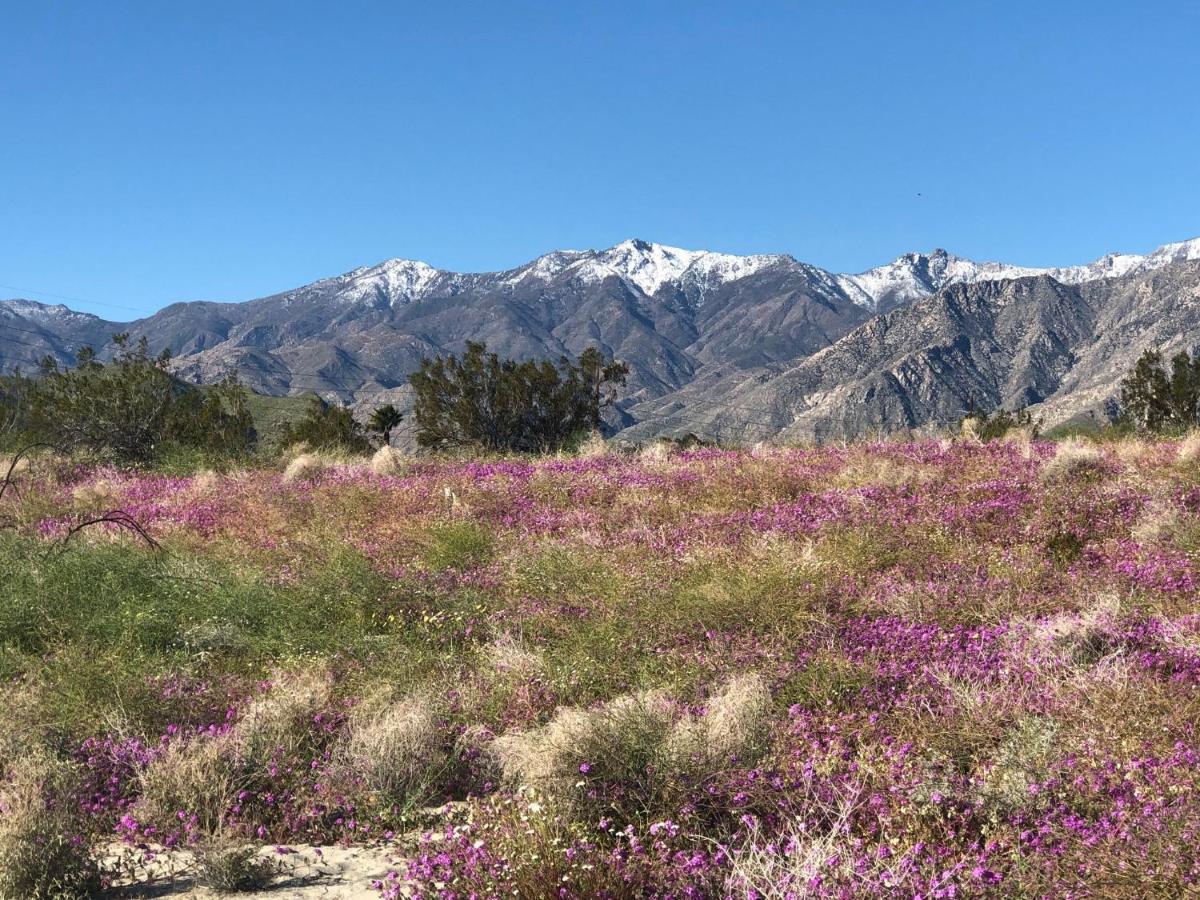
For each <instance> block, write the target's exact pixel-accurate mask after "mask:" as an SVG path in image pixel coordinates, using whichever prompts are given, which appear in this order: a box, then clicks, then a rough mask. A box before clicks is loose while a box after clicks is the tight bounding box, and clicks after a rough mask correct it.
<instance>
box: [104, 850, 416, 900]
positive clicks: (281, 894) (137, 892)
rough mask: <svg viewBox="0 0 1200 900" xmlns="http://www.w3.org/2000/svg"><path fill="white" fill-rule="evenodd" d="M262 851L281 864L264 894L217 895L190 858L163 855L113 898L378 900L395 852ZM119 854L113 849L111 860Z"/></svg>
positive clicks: (180, 853) (180, 854)
mask: <svg viewBox="0 0 1200 900" xmlns="http://www.w3.org/2000/svg"><path fill="white" fill-rule="evenodd" d="M283 849H285V850H287V851H288V852H284V853H280V852H278V851H277V849H276V848H275V847H263V848H262V849H261V850H260V851H259V853H260V855H261V856H262V857H263V858H264V859H269V860H271V861H272V862H273V863H274V864H277V865H278V867H279V869H280V874H279V875H278V876H276V878H275V879H274V880H273V881H272V882H271V884H270V885H269V886H268V887H267V888H265V889H263V890H260V891H253V892H249V893H238V894H218V893H217V892H215V891H212V890H210V889H208V888H205V887H201V886H199V885H197V884H196V881H195V871H194V866H193V865H192V858H191V854H189V853H188V852H187V851H173V852H169V853H163V854H161V855H159V856H157V857H156V858H155V860H154V861H153V862H151V863H149V864H148V865H146V866H145V867H144V868H142V869H140V870H139V871H138V873H137V875H136V883H131V881H133V879H131V878H126V879H124V882H125V883H124V884H123V885H121V884H119V885H118V887H116V888H114V889H113V891H112V892H111V894H110V896H111V897H113V898H114V900H115V898H124V897H128V898H151V897H164V898H171V900H209V898H214V897H231V896H233V897H243V898H249V900H256V898H257V900H378V898H379V892H378V891H376V890H374V889H372V887H371V883H372V881H374V880H375V879H379V878H382V877H383V876H384V875H386V874H387V872H388V870H389V869H392V868H395V865H394V862H393V861H394V860H395V859H396V848H395V847H394V846H391V845H379V846H372V847H320V848H317V847H307V846H295V847H288V848H283ZM117 853H119V850H117V849H116V848H114V854H113V857H112V858H113V859H114V860H115V859H116V855H117Z"/></svg>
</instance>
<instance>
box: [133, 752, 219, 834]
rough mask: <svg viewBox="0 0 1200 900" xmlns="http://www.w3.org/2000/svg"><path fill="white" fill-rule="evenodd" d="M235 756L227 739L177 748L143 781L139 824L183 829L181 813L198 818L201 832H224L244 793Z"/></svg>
mask: <svg viewBox="0 0 1200 900" xmlns="http://www.w3.org/2000/svg"><path fill="white" fill-rule="evenodd" d="M232 755H233V754H232V753H231V752H230V739H229V736H228V735H224V736H222V737H217V738H196V739H193V740H191V741H186V742H182V741H181V742H178V743H175V744H172V745H171V746H170V747H168V748H167V750H166V751H165V752H163V753H162V754H161V755H160V756H158V757H157V758H156V759H155V760H154V761H153V762H151V763H150V765H148V766H147V767H146V768H145V769H144V770H142V773H141V775H140V777H139V779H138V787H139V792H138V793H139V798H138V802H137V805H136V806H135V808H134V814H135V816H136V817H137V819H138V821H140V822H145V823H148V824H151V825H154V826H155V827H156V828H158V829H159V830H160V831H162V832H164V833H165V832H170V831H171V830H173V829H175V828H178V827H179V820H178V818H177V815H176V814H177V813H178V812H179V811H180V810H185V811H187V812H188V814H190V815H194V816H195V817H196V819H197V828H198V829H199V831H200V832H202V833H204V834H215V833H217V832H219V831H220V830H221V828H222V824H223V823H222V818H223V816H224V815H225V811H226V810H227V809H229V807H230V806H231V805H232V804H233V803H234V801H235V799H236V797H237V793H238V791H239V790H240V789H241V783H240V781H239V779H238V775H237V773H236V771H235V769H234V765H233V762H232V759H231V757H232Z"/></svg>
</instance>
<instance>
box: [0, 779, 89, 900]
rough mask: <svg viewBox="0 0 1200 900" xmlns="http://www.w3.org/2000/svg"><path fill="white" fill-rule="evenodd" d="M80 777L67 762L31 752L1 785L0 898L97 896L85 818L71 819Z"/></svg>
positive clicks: (27, 899)
mask: <svg viewBox="0 0 1200 900" xmlns="http://www.w3.org/2000/svg"><path fill="white" fill-rule="evenodd" d="M76 778H77V773H76V772H75V770H74V768H73V767H72V766H70V765H69V764H67V763H64V762H61V761H59V760H55V759H51V758H49V757H45V756H32V757H28V758H25V759H23V760H21V761H20V762H19V763H18V764H17V765H15V766H14V767H13V770H12V772H11V774H10V777H9V779H8V781H7V782H4V783H3V787H2V788H0V900H69V898H76V897H79V898H83V897H91V896H94V895H95V892H97V891H98V890H99V887H100V878H99V869H98V867H97V865H96V862H95V860H94V859H93V857H92V854H91V851H90V842H89V840H88V839H87V835H85V834H82V833H81V832H82V826H83V824H84V823H82V822H80V821H75V820H73V819H72V818H71V808H72V807H71V804H70V802H69V796H70V794H71V792H72V788H73V784H74V782H75V780H76Z"/></svg>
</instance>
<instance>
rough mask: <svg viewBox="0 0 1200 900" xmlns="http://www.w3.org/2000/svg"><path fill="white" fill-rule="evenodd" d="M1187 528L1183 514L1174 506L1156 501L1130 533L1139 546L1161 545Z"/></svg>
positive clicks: (1143, 512)
mask: <svg viewBox="0 0 1200 900" xmlns="http://www.w3.org/2000/svg"><path fill="white" fill-rule="evenodd" d="M1184 527H1185V524H1184V518H1183V514H1182V513H1181V512H1180V511H1179V510H1178V509H1177V508H1176V507H1175V506H1173V505H1172V504H1170V503H1165V502H1162V501H1156V502H1153V503H1150V504H1149V505H1147V507H1146V508H1145V509H1144V510H1143V511H1142V514H1141V516H1140V517H1139V518H1138V521H1137V524H1136V525H1134V526H1133V528H1132V529H1131V530H1130V532H1129V536H1130V537H1132V538H1133V539H1134V540H1135V541H1137V542H1138V543H1139V544H1155V543H1160V542H1162V541H1164V540H1166V539H1168V538H1170V537H1171V536H1173V535H1175V534H1178V533H1179V532H1180V530H1181V529H1183V528H1184Z"/></svg>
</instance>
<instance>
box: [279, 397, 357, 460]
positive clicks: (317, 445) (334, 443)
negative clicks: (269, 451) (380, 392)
mask: <svg viewBox="0 0 1200 900" xmlns="http://www.w3.org/2000/svg"><path fill="white" fill-rule="evenodd" d="M279 443H280V444H281V445H282V446H288V445H293V444H305V445H306V446H308V447H309V448H311V449H313V450H341V451H345V452H348V453H364V452H366V451H368V450H370V449H371V444H370V441H368V440H367V437H366V435H365V434H364V433H363V427H362V425H360V424H359V423H358V421H357V420H356V419H355V418H354V412H353V411H352V410H351V409H350V408H349V407H346V406H338V405H336V404H333V403H329V402H328V401H326V400H324V399H322V398H321V397H313V398H312V400H311V401H310V403H309V406H308V410H307V411H306V412H305V414H304V416H303V417H302V418H300V419H298V420H297V421H295V422H288V423H285V424H284V426H283V430H282V431H281V433H280V436H279Z"/></svg>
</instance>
